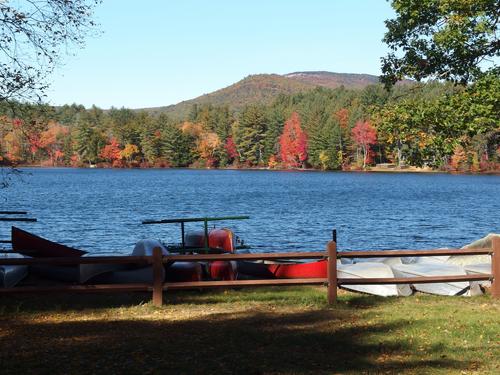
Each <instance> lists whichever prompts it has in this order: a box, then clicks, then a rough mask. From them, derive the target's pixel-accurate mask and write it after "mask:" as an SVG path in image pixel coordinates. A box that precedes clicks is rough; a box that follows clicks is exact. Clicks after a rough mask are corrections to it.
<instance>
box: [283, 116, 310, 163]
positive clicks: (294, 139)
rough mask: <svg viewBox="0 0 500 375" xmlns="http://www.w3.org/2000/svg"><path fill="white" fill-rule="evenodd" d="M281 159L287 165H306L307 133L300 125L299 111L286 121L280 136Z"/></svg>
mask: <svg viewBox="0 0 500 375" xmlns="http://www.w3.org/2000/svg"><path fill="white" fill-rule="evenodd" d="M279 144H280V154H281V161H282V162H283V164H284V165H285V166H286V167H289V168H290V167H291V168H296V167H298V166H304V163H305V161H306V160H307V134H306V133H305V132H304V131H303V130H302V128H301V126H300V118H299V114H298V113H297V112H293V113H292V115H291V116H290V118H289V119H288V120H287V121H286V122H285V126H284V128H283V133H282V134H281V136H280V138H279Z"/></svg>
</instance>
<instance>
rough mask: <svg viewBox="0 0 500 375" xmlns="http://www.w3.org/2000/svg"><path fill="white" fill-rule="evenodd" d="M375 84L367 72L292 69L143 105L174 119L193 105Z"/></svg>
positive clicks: (239, 104)
mask: <svg viewBox="0 0 500 375" xmlns="http://www.w3.org/2000/svg"><path fill="white" fill-rule="evenodd" d="M376 83H378V77H377V76H374V75H370V74H350V73H332V72H323V71H318V72H294V73H289V74H285V75H279V74H256V75H250V76H248V77H246V78H244V79H242V80H241V81H239V82H236V83H234V84H232V85H230V86H228V87H225V88H223V89H220V90H217V91H214V92H212V93H209V94H205V95H202V96H199V97H197V98H194V99H190V100H185V101H182V102H180V103H177V104H174V105H169V106H166V107H155V108H143V110H146V111H148V112H152V113H166V114H168V115H170V116H172V117H175V118H185V116H187V114H188V113H189V111H190V109H191V107H192V105H193V104H198V105H203V104H209V103H210V104H213V105H228V106H229V107H230V108H231V109H233V110H235V111H239V110H241V108H243V107H244V106H245V105H247V104H252V103H263V104H268V103H270V102H271V101H273V100H274V99H275V98H276V97H277V96H278V95H279V94H295V93H298V92H303V91H308V90H312V89H313V88H315V87H317V86H322V87H328V88H337V87H340V86H344V87H345V88H348V89H362V88H363V87H365V86H368V85H372V84H376Z"/></svg>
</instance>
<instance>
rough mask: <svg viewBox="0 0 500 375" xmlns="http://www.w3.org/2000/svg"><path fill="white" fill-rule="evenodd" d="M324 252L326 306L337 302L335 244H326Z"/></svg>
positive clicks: (331, 242) (333, 242) (332, 242)
mask: <svg viewBox="0 0 500 375" xmlns="http://www.w3.org/2000/svg"><path fill="white" fill-rule="evenodd" d="M326 251H327V253H328V264H327V267H328V268H327V277H328V304H330V305H332V304H334V303H335V302H336V301H337V243H336V242H335V241H330V242H328V245H326Z"/></svg>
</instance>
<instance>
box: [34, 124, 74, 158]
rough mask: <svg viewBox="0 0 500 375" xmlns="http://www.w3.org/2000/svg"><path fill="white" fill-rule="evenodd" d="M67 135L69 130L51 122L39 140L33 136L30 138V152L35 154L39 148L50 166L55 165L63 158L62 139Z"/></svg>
mask: <svg viewBox="0 0 500 375" xmlns="http://www.w3.org/2000/svg"><path fill="white" fill-rule="evenodd" d="M68 134H69V130H68V128H67V127H66V126H62V125H59V124H57V123H54V122H51V123H50V124H49V127H48V129H47V130H45V131H43V132H42V133H41V134H40V137H39V138H38V137H37V136H35V135H33V136H32V137H30V148H31V152H36V150H37V149H38V148H39V149H41V150H43V151H45V152H46V153H47V156H48V157H49V160H50V162H51V164H52V165H57V164H58V163H59V162H60V161H61V160H62V158H63V157H64V152H63V138H64V137H65V136H67V135H68Z"/></svg>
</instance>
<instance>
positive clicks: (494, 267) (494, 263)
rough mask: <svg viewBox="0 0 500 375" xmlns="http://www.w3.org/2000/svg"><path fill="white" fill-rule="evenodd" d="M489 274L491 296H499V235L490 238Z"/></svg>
mask: <svg viewBox="0 0 500 375" xmlns="http://www.w3.org/2000/svg"><path fill="white" fill-rule="evenodd" d="M491 248H492V250H493V253H492V254H491V274H492V276H493V281H492V283H491V296H492V297H493V298H500V237H493V238H492V239H491Z"/></svg>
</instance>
